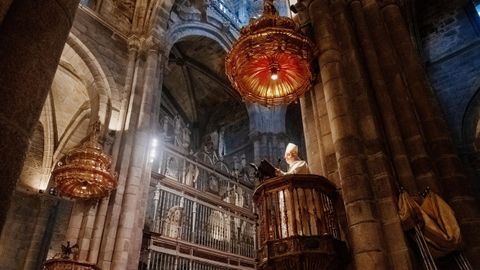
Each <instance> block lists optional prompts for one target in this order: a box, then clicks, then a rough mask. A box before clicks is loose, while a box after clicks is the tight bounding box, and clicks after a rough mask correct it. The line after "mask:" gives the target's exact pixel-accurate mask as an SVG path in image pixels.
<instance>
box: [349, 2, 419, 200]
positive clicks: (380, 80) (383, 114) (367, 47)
mask: <svg viewBox="0 0 480 270" xmlns="http://www.w3.org/2000/svg"><path fill="white" fill-rule="evenodd" d="M350 8H351V11H352V16H353V20H354V22H355V23H354V25H355V30H356V33H357V35H358V40H359V45H360V47H361V48H362V50H363V53H364V55H365V60H366V61H365V62H366V68H367V70H368V71H369V75H370V78H371V82H372V88H373V92H374V95H375V98H376V101H377V102H376V105H377V106H378V109H379V111H380V118H381V120H383V123H382V124H383V127H384V130H385V137H386V140H387V142H388V146H389V150H390V152H391V156H392V161H393V165H394V167H395V169H396V172H397V177H398V180H399V182H400V184H402V185H403V186H404V187H405V188H406V189H407V190H409V191H410V192H411V193H412V194H414V193H416V192H417V191H418V189H417V185H416V183H415V178H414V176H413V172H412V168H411V167H410V162H409V160H408V156H407V152H406V149H405V144H404V141H403V138H402V135H401V132H400V128H399V124H398V120H397V117H396V115H395V111H394V107H393V104H392V99H391V98H390V95H389V94H388V90H387V89H388V87H387V83H386V81H385V78H384V76H383V74H382V70H381V67H380V63H379V59H378V56H377V53H376V51H375V47H374V44H373V41H372V36H371V35H370V32H369V31H370V30H369V28H368V26H367V22H366V21H365V14H364V13H363V11H362V4H361V2H360V0H354V1H352V2H351V4H350Z"/></svg>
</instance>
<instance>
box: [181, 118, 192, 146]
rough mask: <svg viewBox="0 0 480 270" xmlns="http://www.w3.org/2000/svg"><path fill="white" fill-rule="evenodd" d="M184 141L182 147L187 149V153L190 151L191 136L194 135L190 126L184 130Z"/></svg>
mask: <svg viewBox="0 0 480 270" xmlns="http://www.w3.org/2000/svg"><path fill="white" fill-rule="evenodd" d="M182 131H183V132H182V133H183V134H182V139H183V142H182V146H183V149H185V150H186V151H187V152H188V150H189V149H190V135H191V134H192V132H191V131H190V125H189V124H187V125H186V126H185V127H184V128H183V129H182Z"/></svg>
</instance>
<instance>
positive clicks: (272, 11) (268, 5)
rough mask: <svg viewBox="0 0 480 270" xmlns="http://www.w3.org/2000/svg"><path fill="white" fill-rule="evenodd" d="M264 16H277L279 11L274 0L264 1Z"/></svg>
mask: <svg viewBox="0 0 480 270" xmlns="http://www.w3.org/2000/svg"><path fill="white" fill-rule="evenodd" d="M263 14H264V15H266V14H268V15H277V9H276V8H275V6H274V5H273V0H264V1H263Z"/></svg>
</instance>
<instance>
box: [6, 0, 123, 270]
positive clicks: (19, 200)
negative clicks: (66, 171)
mask: <svg viewBox="0 0 480 270" xmlns="http://www.w3.org/2000/svg"><path fill="white" fill-rule="evenodd" d="M112 29H114V28H113V27H110V26H108V24H107V23H106V22H102V21H100V19H98V18H95V17H94V16H92V11H90V10H88V9H85V8H83V7H81V8H79V10H78V12H77V14H76V17H75V21H74V26H73V28H72V30H71V33H72V34H73V36H74V39H75V41H74V42H73V44H74V45H76V46H83V45H85V47H86V50H85V51H82V53H85V52H87V51H88V53H91V54H92V55H88V57H90V58H88V59H87V58H85V56H86V55H81V53H79V52H78V51H77V50H78V49H79V48H78V47H75V48H73V49H72V48H71V46H66V47H68V50H66V51H67V53H65V52H66V51H64V54H63V55H62V59H63V58H64V60H65V61H63V62H61V63H60V66H59V69H58V71H57V73H58V74H67V72H66V71H65V67H64V66H63V67H62V66H61V65H62V63H63V64H64V63H66V61H67V62H68V61H70V60H72V63H80V62H78V61H77V58H78V59H80V58H82V59H81V60H80V61H81V63H82V64H83V65H85V68H87V67H88V68H90V70H82V68H84V66H81V65H75V66H72V67H71V70H70V71H69V72H71V74H73V75H72V76H73V77H74V76H75V75H77V73H75V72H73V71H79V73H78V74H83V75H85V74H87V73H88V72H91V73H93V74H92V76H93V80H94V82H96V81H95V79H96V77H100V76H103V75H105V76H107V78H106V80H107V81H108V82H109V85H108V86H109V87H110V89H99V88H96V86H97V85H95V86H94V85H93V83H94V82H91V81H90V82H87V81H82V79H78V81H82V82H83V83H85V87H87V88H89V89H88V90H89V91H97V92H96V94H98V95H101V91H105V92H108V91H109V92H110V96H109V97H110V98H111V99H110V100H108V101H106V103H107V104H106V105H105V106H107V107H108V108H107V116H106V121H109V119H110V117H111V116H112V115H118V107H119V105H118V104H119V103H120V100H119V99H120V97H119V95H118V93H112V92H115V91H117V90H118V89H123V85H124V84H125V73H126V66H127V58H128V50H127V45H126V40H125V38H124V37H123V36H122V34H121V33H120V32H116V30H112ZM70 41H71V40H70ZM75 42H78V43H75ZM79 44H80V45H79ZM69 45H72V44H69ZM82 49H83V48H82ZM73 59H75V61H77V62H75V61H74V60H73ZM92 59H93V60H94V61H96V62H98V64H99V69H101V71H102V72H103V73H104V74H102V75H99V74H95V70H93V69H91V68H92V65H94V64H92V63H91V61H92ZM89 61H90V62H89ZM62 68H63V70H62ZM97 71H98V70H97ZM62 72H63V73H62ZM55 85H57V86H58V87H60V88H62V90H63V92H61V94H60V96H59V98H61V99H66V100H67V101H70V102H75V101H76V100H74V99H73V100H72V98H73V96H72V95H73V94H71V95H69V94H68V93H66V92H68V91H69V90H71V88H72V86H71V83H66V84H65V83H64V82H63V81H60V80H59V79H58V78H57V77H56V78H55V80H54V83H53V87H55ZM98 85H100V84H98ZM53 87H52V88H53ZM55 94H58V93H56V92H55V91H51V95H55ZM85 98H86V99H88V98H87V97H85ZM90 98H97V99H98V97H97V96H94V95H92V96H91V97H90ZM100 99H101V97H100ZM52 100H55V97H53V98H52ZM88 102H89V103H88ZM88 102H87V103H88V104H89V106H91V107H92V110H91V111H90V112H89V113H88V115H87V116H86V117H87V118H95V117H94V115H92V114H93V113H98V112H97V110H98V109H97V110H96V109H95V106H94V105H92V103H95V102H100V103H101V102H103V101H101V100H100V101H98V100H89V101H88ZM48 103H49V102H47V104H48ZM56 105H57V107H55V106H51V110H54V111H53V112H51V114H52V115H54V116H55V117H53V118H54V119H53V122H52V123H53V124H54V126H55V127H54V128H53V129H47V128H44V127H43V126H42V125H40V124H38V128H37V129H36V130H35V132H34V136H33V138H31V141H30V144H31V147H30V150H29V151H30V152H29V154H27V156H28V157H29V159H27V162H26V163H25V167H24V170H23V171H24V173H23V174H22V176H21V178H22V177H23V178H22V180H25V179H27V178H28V177H29V176H32V177H30V178H32V181H39V179H38V177H33V176H35V175H34V174H32V168H33V167H35V168H37V167H39V166H40V167H41V166H42V160H43V159H44V158H46V156H47V155H45V154H44V153H47V152H48V149H47V148H49V147H50V146H51V147H54V148H53V149H52V150H56V148H57V147H58V148H61V147H62V145H63V147H64V149H63V150H62V149H60V150H59V151H61V152H62V153H65V152H66V151H68V150H69V149H70V148H71V147H73V146H74V145H76V144H77V143H78V142H79V141H81V140H82V139H83V138H84V137H85V134H87V133H86V132H87V129H88V126H89V124H88V121H86V122H85V123H83V124H82V125H79V126H78V128H76V129H75V130H76V131H75V132H77V130H79V132H80V133H74V134H73V135H72V134H67V135H65V136H64V134H63V132H62V131H61V130H57V127H59V124H58V121H62V119H63V120H65V121H67V122H65V123H64V125H65V126H67V125H68V128H70V126H72V125H73V126H75V124H72V123H71V122H70V121H72V119H73V117H74V116H77V114H78V111H77V109H78V108H77V107H80V106H81V105H82V104H74V105H75V106H70V107H69V108H63V109H62V110H63V111H62V110H60V109H59V108H60V106H59V105H58V104H56ZM77 105H78V106H77ZM100 106H102V105H100ZM45 107H48V108H49V109H47V111H48V113H50V106H48V105H46V106H45ZM89 108H90V107H89ZM110 109H111V111H110ZM65 110H66V111H65ZM42 117H43V115H42ZM64 118H65V119H64ZM67 118H68V119H67ZM42 119H43V118H42ZM52 123H51V124H52ZM42 124H45V123H43V122H42ZM44 129H46V131H45V134H44ZM79 134H80V138H78V135H79ZM63 137H65V138H66V139H64V138H63ZM48 138H53V141H52V142H50V141H48ZM50 143H53V144H54V146H52V145H50ZM59 145H60V146H59ZM45 151H46V152H45ZM49 155H52V153H50V154H49ZM50 158H51V156H50ZM50 162H51V161H50ZM43 163H45V162H43ZM47 163H48V162H47ZM55 163H56V162H55V161H53V164H55ZM53 164H52V166H53ZM33 165H36V166H33ZM47 169H48V171H50V170H51V168H47ZM37 170H38V168H37ZM28 179H29V178H28ZM28 179H27V180H28ZM27 182H28V181H26V180H25V181H22V182H21V183H20V182H19V187H17V192H16V193H15V195H14V196H13V197H12V202H11V207H10V210H9V212H8V217H7V221H6V224H5V226H4V229H3V232H2V235H1V237H0V269H2V270H3V269H5V270H9V269H11V270H19V269H26V270H30V269H42V268H41V265H42V262H43V261H44V260H45V259H47V258H51V257H53V256H55V255H56V254H58V253H60V252H61V244H65V241H66V240H65V234H66V230H67V227H68V222H69V219H70V213H71V209H72V202H70V201H67V200H64V199H59V198H58V197H52V196H50V195H47V194H45V193H42V194H40V193H37V192H38V190H37V189H32V188H25V183H27ZM30 186H31V185H30ZM45 186H46V185H45ZM20 189H21V190H22V191H20ZM25 191H27V192H29V193H28V194H27V193H23V192H25ZM72 244H74V243H72Z"/></svg>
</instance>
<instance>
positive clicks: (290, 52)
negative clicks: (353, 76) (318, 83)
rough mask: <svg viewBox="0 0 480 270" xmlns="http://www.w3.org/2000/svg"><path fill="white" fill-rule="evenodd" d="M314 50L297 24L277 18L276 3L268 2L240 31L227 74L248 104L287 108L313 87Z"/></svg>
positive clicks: (229, 55)
mask: <svg viewBox="0 0 480 270" xmlns="http://www.w3.org/2000/svg"><path fill="white" fill-rule="evenodd" d="M313 48H314V45H313V43H312V42H311V41H310V39H309V38H308V37H306V36H305V35H303V34H302V33H301V31H300V30H299V28H298V26H297V25H296V23H295V22H294V21H293V20H292V19H290V18H287V17H280V16H278V14H277V11H276V10H275V7H274V6H273V1H272V0H267V1H265V2H264V12H263V15H262V16H261V17H260V18H258V19H254V20H252V22H251V23H250V24H249V25H248V26H246V27H245V28H243V29H242V30H241V36H240V38H239V40H238V41H237V42H236V43H235V44H234V45H233V48H232V50H231V51H230V53H229V54H228V55H227V57H226V59H225V71H226V74H227V76H228V78H229V80H230V81H231V83H232V85H233V86H234V88H235V89H236V90H237V91H238V92H239V93H240V95H241V96H242V97H243V98H244V99H245V100H246V101H249V102H256V103H260V104H262V105H266V106H274V105H281V104H288V103H290V102H292V101H294V100H296V99H297V98H298V97H300V96H301V95H303V94H304V93H305V92H306V91H307V90H308V89H309V88H310V87H311V84H312V81H313V72H312V65H311V59H312V58H313Z"/></svg>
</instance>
